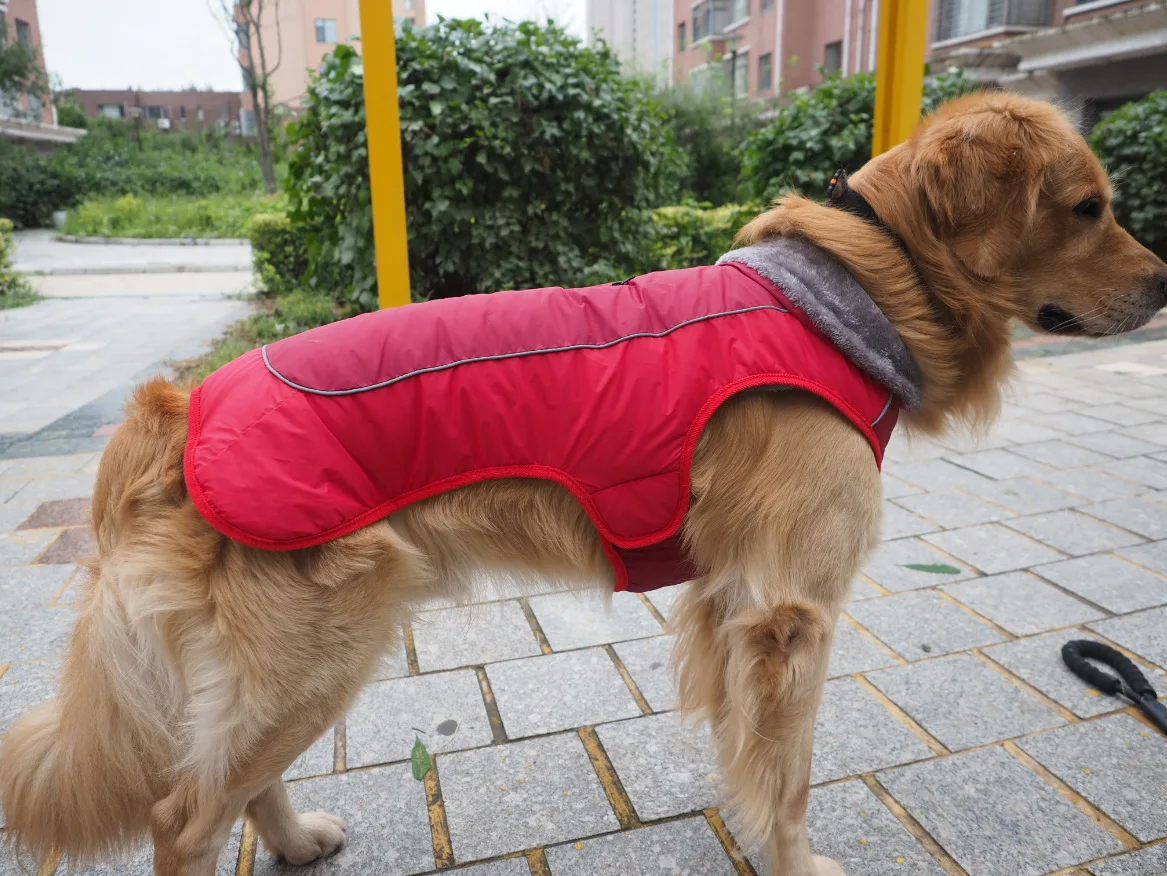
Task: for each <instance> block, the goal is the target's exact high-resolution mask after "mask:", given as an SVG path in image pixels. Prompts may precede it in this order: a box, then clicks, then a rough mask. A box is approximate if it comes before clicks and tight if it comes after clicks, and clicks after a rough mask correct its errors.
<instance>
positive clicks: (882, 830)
mask: <svg viewBox="0 0 1167 876" xmlns="http://www.w3.org/2000/svg"><path fill="white" fill-rule="evenodd" d="M806 826H807V832H808V833H809V834H810V847H811V849H812V850H813V851H814V853H815V854H816V855H826V856H827V857H828V858H834V859H835V860H836V861H838V862H839V863H840V864H841V865H842V866H843V870H844V871H845V872H846V874H847V876H888V874H892V873H894V874H903V876H944V870H943V868H942V867H941V866H940V865H939V864H937V863H936V861H935V860H934V859H933V858H932V856H931V855H929V854H928V852H927V850H925V849H924V847H923V846H921V845H920V843H919V842H918V841H917V840H916V838H915V837H914V836H912V835H911V834H910V833H908V831H907V829H906V828H905V827H904V826H903V825H902V824H900V822H899V820H898V819H897V818H896V817H895V816H894V815H892V814H891V812H890V811H888V809H887V807H886V806H884V805H883V803H881V802H880V801H879V798H878V797H876V796H875V795H874V794H873V793H871V791H870V790H869V789H868V787H867V786H866V785H864V784H863V783H862V782H860V781H850V782H840V783H839V784H837V785H828V786H827V787H825V788H815V789H814V790H812V791H811V792H810V805H809V806H808V807H807V813H806ZM613 872H614V871H613Z"/></svg>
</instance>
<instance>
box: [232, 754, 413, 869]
mask: <svg viewBox="0 0 1167 876" xmlns="http://www.w3.org/2000/svg"><path fill="white" fill-rule="evenodd" d="M288 793H289V795H290V796H291V798H292V805H293V806H294V807H295V808H296V810H297V811H299V812H327V813H328V814H330V815H335V816H336V817H337V818H340V819H342V820H343V821H344V823H345V829H346V832H347V835H348V839H347V840H346V842H345V844H344V847H343V848H342V849H341V850H340V851H339V852H337V853H336V854H335V855H333V856H332V857H331V858H325V859H324V860H321V861H317V862H316V863H314V864H309V865H308V866H306V867H291V866H289V865H287V864H283V863H279V862H277V861H276V860H275V858H273V857H272V856H271V854H270V853H269V852H268V851H267V849H266V848H264V845H263V841H262V840H261V841H260V842H259V844H258V848H257V849H256V851H255V876H277V874H279V876H285V874H287V876H291V874H293V873H295V874H304V876H388V874H394V876H406V874H413V873H425V872H428V871H430V870H432V869H433V868H434V863H435V862H434V851H433V843H432V841H431V834H430V824H429V815H428V810H427V809H426V801H425V785H424V784H423V783H422V782H419V781H417V780H416V779H414V777H413V773H412V771H411V769H410V766H409V764H398V765H396V766H388V767H379V768H377V769H371V770H358V771H356V772H348V773H341V774H339V775H335V776H324V777H323V778H319V779H308V780H306V781H303V782H293V783H292V784H291V785H290V786H289V787H288Z"/></svg>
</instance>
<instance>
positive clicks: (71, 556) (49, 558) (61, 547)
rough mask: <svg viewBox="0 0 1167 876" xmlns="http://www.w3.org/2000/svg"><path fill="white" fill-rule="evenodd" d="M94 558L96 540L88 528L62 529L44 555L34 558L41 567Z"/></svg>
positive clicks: (95, 554)
mask: <svg viewBox="0 0 1167 876" xmlns="http://www.w3.org/2000/svg"><path fill="white" fill-rule="evenodd" d="M94 556H97V539H96V538H95V537H94V535H93V530H92V529H90V528H89V527H88V526H73V527H70V528H69V529H62V530H61V534H60V535H58V536H57V537H56V538H55V539H54V540H53V541H52V543H51V544H49V546H48V547H47V548H45V550H44V553H42V554H41V555H40V556H39V557H37V558H36V562H37V563H38V564H39V565H42V566H47V565H56V564H58V563H79V562H81V561H82V560H85V559H88V558H90V557H94Z"/></svg>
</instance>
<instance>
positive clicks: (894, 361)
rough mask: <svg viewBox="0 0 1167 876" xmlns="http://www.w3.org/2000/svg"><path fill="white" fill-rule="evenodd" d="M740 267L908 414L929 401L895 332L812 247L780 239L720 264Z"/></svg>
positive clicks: (846, 273) (844, 272)
mask: <svg viewBox="0 0 1167 876" xmlns="http://www.w3.org/2000/svg"><path fill="white" fill-rule="evenodd" d="M727 262H738V263H740V264H743V265H746V266H747V267H750V268H753V269H754V270H755V271H757V272H758V273H759V274H761V275H762V276H763V277H765V278H766V279H768V280H770V281H771V282H773V283H775V284H776V285H778V286H780V287H781V289H782V291H783V292H785V293H786V297H787V298H789V299H790V300H791V301H792V302H794V303H795V304H796V305H798V306H799V307H800V308H801V309H802V310H803V311H805V313H806V315H807V316H809V317H810V320H811V322H813V323H814V324H815V325H816V326H817V327H818V329H819V330H820V331H821V332H822V333H823V334H825V335H826V336H827V337H828V338H829V339H830V340H831V341H832V342H833V343H834V344H835V345H836V346H837V347H838V348H839V350H841V351H842V352H843V354H844V355H845V356H846V357H847V358H848V359H850V360H851V361H852V362H854V363H855V364H856V365H857V366H859V368H861V369H862V370H863V371H865V372H866V373H867V374H868V375H869V376H870V377H872V378H873V379H875V380H877V381H879V382H880V383H882V384H883V385H884V386H886V387H887V388H888V389H890V390H891V391H892V392H894V393H895V394H896V395H897V396H898V397H899V399H900V402H901V403H902V404H903V406H904V407H905V408H907V409H908V410H909V411H916V410H919V408H920V405H921V404H922V403H923V401H924V397H923V396H924V391H923V383H924V379H923V376H922V375H921V374H920V368H919V366H918V365H917V364H916V360H915V359H914V358H912V354H911V352H910V351H909V350H908V348H907V346H906V345H905V344H904V342H903V340H901V339H900V336H899V334H898V333H897V332H896V330H895V328H894V327H893V326H892V324H891V323H890V322H889V321H888V319H887V317H886V316H884V315H883V312H882V311H881V310H880V309H879V308H878V307H877V306H876V305H875V302H874V301H872V300H871V297H870V296H869V295H868V294H867V292H866V291H864V289H863V287H862V286H860V285H859V283H858V281H856V279H855V278H854V277H853V276H851V274H850V272H849V271H848V270H847V269H846V268H844V267H843V266H842V265H841V264H839V263H838V262H837V261H835V259H834V257H833V256H831V255H830V254H828V253H827V252H826V251H825V250H822V249H820V248H819V247H817V246H815V245H814V244H813V243H809V242H807V241H805V240H801V239H798V238H793V237H775V238H772V239H770V240H765V241H763V242H761V243H757V244H754V245H753V246H747V247H745V248H743V249H735V250H733V251H732V252H728V253H726V254H725V255H723V256H722V257H721V258H720V259H718V261H717V263H718V264H719V265H723V264H726V263H727Z"/></svg>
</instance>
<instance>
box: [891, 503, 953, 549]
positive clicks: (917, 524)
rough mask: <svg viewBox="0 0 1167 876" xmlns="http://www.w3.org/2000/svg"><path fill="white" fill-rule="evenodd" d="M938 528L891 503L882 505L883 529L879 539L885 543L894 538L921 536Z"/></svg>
mask: <svg viewBox="0 0 1167 876" xmlns="http://www.w3.org/2000/svg"><path fill="white" fill-rule="evenodd" d="M937 529H939V527H938V526H937V525H936V524H935V523H932V522H930V521H928V520H925V519H924V518H923V517H919V516H918V515H916V514H912V513H911V512H910V511H905V510H904V509H903V508H901V507H899V506H898V505H895V504H893V503H892V502H887V501H885V502H884V503H883V529H882V532H881V536H880V537H881V538H882V539H883V540H885V541H887V540H889V539H895V538H905V537H907V536H911V535H923V534H924V533H926V532H935V531H936V530H937Z"/></svg>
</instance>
